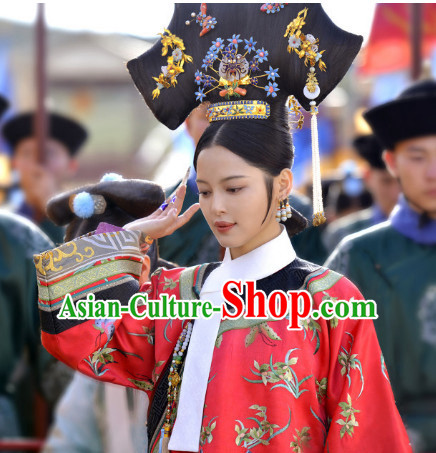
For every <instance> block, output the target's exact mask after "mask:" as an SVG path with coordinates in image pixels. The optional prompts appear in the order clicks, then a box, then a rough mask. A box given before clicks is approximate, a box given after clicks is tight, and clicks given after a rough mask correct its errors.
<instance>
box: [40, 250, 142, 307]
mask: <svg viewBox="0 0 436 453" xmlns="http://www.w3.org/2000/svg"><path fill="white" fill-rule="evenodd" d="M141 266H142V263H141V262H137V261H131V260H126V259H124V260H119V259H118V260H113V261H109V262H105V263H102V264H100V265H98V266H94V267H91V268H85V269H83V270H81V271H80V272H77V273H74V274H73V275H71V276H70V277H67V278H65V279H62V280H60V281H59V282H57V283H53V284H51V285H50V286H44V285H38V297H39V299H40V300H41V301H47V303H49V302H50V301H53V300H56V299H58V298H60V297H63V296H65V294H69V293H72V292H75V291H77V290H80V288H84V287H86V286H88V285H92V284H93V283H96V282H98V281H100V280H105V279H107V278H109V277H113V276H115V275H117V274H133V275H135V276H136V277H137V278H139V275H140V273H141ZM128 276H129V277H131V275H128ZM121 277H122V275H120V278H121ZM132 278H133V277H132ZM110 284H111V283H109V282H105V283H104V285H105V288H110V287H111V286H109V285H110ZM116 284H117V285H118V284H120V283H119V282H118V283H116ZM114 286H116V285H114ZM95 289H96V290H97V288H95ZM101 289H102V288H101V287H98V291H100V290H101ZM77 297H78V298H80V297H81V296H80V297H79V296H77ZM75 298H76V296H74V297H73V300H75Z"/></svg>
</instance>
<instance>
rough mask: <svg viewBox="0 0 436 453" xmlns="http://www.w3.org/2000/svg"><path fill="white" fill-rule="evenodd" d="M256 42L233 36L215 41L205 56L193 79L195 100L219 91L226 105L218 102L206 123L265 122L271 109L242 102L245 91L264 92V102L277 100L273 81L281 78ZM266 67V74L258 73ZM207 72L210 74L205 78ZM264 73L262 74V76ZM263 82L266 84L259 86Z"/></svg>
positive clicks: (261, 104)
mask: <svg viewBox="0 0 436 453" xmlns="http://www.w3.org/2000/svg"><path fill="white" fill-rule="evenodd" d="M256 45H257V41H255V40H254V39H253V37H250V38H249V39H241V38H240V34H234V35H233V36H232V37H231V38H227V40H224V39H222V38H216V39H215V40H214V41H212V45H211V46H210V48H209V50H208V52H207V54H206V56H205V57H204V58H203V64H202V66H201V69H203V71H201V70H197V72H196V73H195V75H194V82H195V83H196V84H197V85H198V89H197V91H196V92H195V95H196V100H198V101H200V102H202V101H203V100H204V99H205V98H206V96H207V95H208V94H209V93H210V92H212V91H213V90H219V95H220V97H222V98H223V99H226V100H227V101H230V100H234V99H237V100H238V102H237V104H234V103H232V102H219V103H215V104H213V106H211V107H210V108H209V111H208V113H209V120H210V121H217V120H223V119H236V118H246V119H259V118H268V116H269V113H270V109H269V105H268V104H267V103H266V102H262V101H257V100H246V101H245V100H242V101H239V99H240V98H241V97H244V96H245V95H246V94H247V90H246V88H244V87H247V86H248V85H252V86H254V87H257V88H260V89H261V90H264V91H265V98H268V97H269V96H271V97H272V98H274V97H276V96H277V92H278V91H279V90H280V89H279V87H278V84H277V82H276V79H278V78H279V77H280V75H279V70H278V68H277V69H275V68H273V67H272V66H270V65H268V64H267V62H268V50H265V49H264V48H263V47H262V48H260V47H258V48H256ZM261 66H265V67H267V68H268V69H267V70H263V71H262V70H261V69H260V67H261ZM208 72H209V74H208ZM262 72H263V74H262ZM262 82H265V83H262Z"/></svg>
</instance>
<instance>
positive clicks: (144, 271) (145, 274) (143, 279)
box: [139, 255, 151, 287]
mask: <svg viewBox="0 0 436 453" xmlns="http://www.w3.org/2000/svg"><path fill="white" fill-rule="evenodd" d="M150 263H151V260H150V257H149V256H148V255H145V256H144V258H143V259H142V267H141V275H140V276H139V287H141V286H142V285H143V284H144V283H147V282H148V281H149V280H150V267H151V266H150Z"/></svg>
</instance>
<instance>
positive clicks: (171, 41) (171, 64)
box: [152, 29, 193, 99]
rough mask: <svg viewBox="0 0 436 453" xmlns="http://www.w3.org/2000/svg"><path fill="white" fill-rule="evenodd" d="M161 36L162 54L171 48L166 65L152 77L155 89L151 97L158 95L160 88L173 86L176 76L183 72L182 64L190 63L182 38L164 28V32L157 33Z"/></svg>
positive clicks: (190, 59) (165, 53) (190, 58)
mask: <svg viewBox="0 0 436 453" xmlns="http://www.w3.org/2000/svg"><path fill="white" fill-rule="evenodd" d="M159 35H160V36H161V37H162V39H161V43H162V56H163V57H164V56H165V55H167V54H168V50H169V48H170V47H171V49H173V51H172V53H171V55H170V56H168V57H167V65H166V66H162V67H161V70H162V72H161V73H160V74H159V77H153V79H154V80H155V81H156V89H154V90H153V93H152V94H153V99H155V98H157V97H159V95H160V90H162V89H163V88H169V87H171V86H175V85H176V83H177V76H178V75H179V74H181V73H182V72H184V69H183V65H184V64H185V62H187V63H192V61H193V60H192V57H190V56H189V55H187V54H185V52H184V50H185V45H184V43H183V40H182V39H181V38H179V37H177V36H176V35H173V34H172V33H171V32H170V31H169V30H167V29H165V30H164V33H159Z"/></svg>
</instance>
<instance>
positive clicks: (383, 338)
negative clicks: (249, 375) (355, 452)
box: [326, 221, 436, 451]
mask: <svg viewBox="0 0 436 453" xmlns="http://www.w3.org/2000/svg"><path fill="white" fill-rule="evenodd" d="M326 266H328V267H329V268H331V269H333V270H335V271H338V272H340V273H342V274H344V275H346V276H347V277H348V278H349V279H350V280H352V281H353V282H354V283H355V284H356V285H357V287H358V288H359V289H360V291H361V292H362V294H363V295H364V297H365V298H366V299H373V300H375V301H376V302H377V310H378V316H379V318H378V319H377V320H375V322H374V324H375V327H376V330H377V335H378V338H379V342H380V346H381V349H382V351H383V354H384V357H385V361H386V364H387V368H388V370H389V375H390V378H391V382H392V387H393V390H394V395H395V399H396V401H397V405H398V409H399V410H400V413H401V414H402V416H403V419H404V422H405V424H406V427H408V428H409V430H410V431H411V432H412V431H413V432H415V433H416V432H417V433H419V435H418V436H420V437H421V438H422V439H421V440H422V442H423V443H424V445H425V446H424V451H436V246H435V245H423V244H418V243H416V242H414V241H413V240H411V239H409V238H407V237H405V236H403V235H402V234H400V233H399V232H397V231H396V230H395V229H394V228H393V227H392V226H391V225H390V222H389V221H388V222H384V223H382V224H379V225H376V226H374V227H371V228H368V229H367V230H364V231H363V232H360V233H356V234H353V235H350V236H348V237H347V238H345V239H344V240H343V241H342V242H341V243H340V244H339V246H338V247H337V248H336V250H335V251H334V252H333V254H332V255H331V256H330V258H329V259H328V260H327V262H326ZM413 436H414V435H413V434H412V435H411V438H412V437H413Z"/></svg>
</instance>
